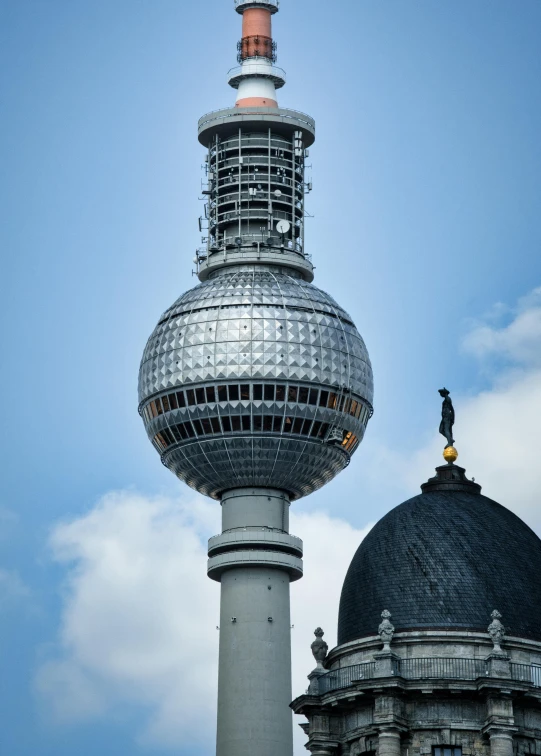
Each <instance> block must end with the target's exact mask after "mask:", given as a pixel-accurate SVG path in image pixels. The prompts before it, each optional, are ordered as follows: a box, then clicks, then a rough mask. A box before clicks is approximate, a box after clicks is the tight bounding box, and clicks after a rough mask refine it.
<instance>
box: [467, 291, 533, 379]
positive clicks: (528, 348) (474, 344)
mask: <svg viewBox="0 0 541 756" xmlns="http://www.w3.org/2000/svg"><path fill="white" fill-rule="evenodd" d="M498 309H499V317H495V316H494V313H492V314H491V316H490V317H489V318H488V321H489V322H484V323H479V324H477V325H475V326H474V327H473V328H472V329H471V331H470V333H469V334H468V335H467V336H466V338H465V340H464V349H465V350H466V351H467V352H469V353H470V354H473V355H475V356H476V357H478V358H481V359H482V358H485V359H486V358H490V357H497V358H501V359H503V360H506V361H508V362H510V363H513V364H515V365H522V366H525V367H526V368H532V367H534V366H536V367H541V287H539V288H537V289H534V290H533V291H532V292H531V293H530V294H528V295H527V296H526V297H523V298H522V299H521V300H519V302H518V304H517V307H516V308H515V309H514V310H511V311H510V313H511V320H510V322H509V323H507V324H506V325H504V326H500V327H498V326H496V325H492V324H491V321H493V320H501V318H502V317H504V316H505V315H507V314H508V313H509V311H506V310H505V309H504V308H503V307H501V306H500V308H498Z"/></svg>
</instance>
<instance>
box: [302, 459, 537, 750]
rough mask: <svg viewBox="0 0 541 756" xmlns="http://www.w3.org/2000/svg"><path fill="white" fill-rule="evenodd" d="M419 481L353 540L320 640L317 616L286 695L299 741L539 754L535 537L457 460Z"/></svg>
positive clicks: (312, 746) (328, 746)
mask: <svg viewBox="0 0 541 756" xmlns="http://www.w3.org/2000/svg"><path fill="white" fill-rule="evenodd" d="M422 488H423V493H422V494H421V495H420V496H418V497H415V498H414V499H412V500H410V501H409V502H405V503H404V504H402V505H401V506H400V507H397V508H396V509H395V510H393V511H392V512H390V513H389V514H388V515H387V516H386V517H385V518H383V520H381V521H380V523H378V525H376V526H375V528H374V529H373V530H372V532H371V533H370V534H369V536H368V537H367V538H366V539H365V541H364V542H363V544H361V546H360V548H359V550H358V552H357V554H356V555H355V557H354V559H353V561H352V564H351V567H350V569H349V572H348V575H347V577H346V581H345V583H344V588H343V591H342V600H341V605H340V617H339V643H338V646H337V647H336V648H334V649H333V650H332V651H331V652H330V653H326V649H323V653H322V648H321V641H322V638H321V630H320V629H319V628H318V633H319V635H318V638H319V643H318V642H317V641H316V644H314V645H316V649H315V650H314V656H316V660H317V661H318V666H317V667H316V669H314V671H313V672H312V673H311V674H310V675H309V681H310V684H309V688H308V690H307V692H306V693H305V694H304V695H302V696H299V697H298V698H297V699H295V701H294V702H293V703H292V708H293V710H294V712H295V713H296V714H302V715H304V716H305V717H306V718H307V720H308V721H307V723H306V724H303V725H301V726H302V727H303V729H304V731H305V733H306V735H307V737H308V742H307V744H306V747H307V749H308V751H309V752H310V753H311V754H312V756H360V755H361V754H369V755H370V756H523V755H524V754H541V624H540V622H539V620H540V613H541V595H540V591H541V588H540V585H541V541H540V540H539V539H538V538H537V536H536V535H535V534H534V533H533V532H532V531H531V530H530V529H529V528H528V527H527V526H526V525H525V524H524V523H523V522H522V521H521V520H520V519H519V518H517V517H516V516H515V515H513V514H512V513H511V512H509V510H507V509H505V508H504V507H501V506H500V505H499V504H496V502H492V501H491V500H490V499H487V498H486V497H484V496H482V495H481V489H480V487H479V486H478V485H477V484H475V483H473V482H472V481H469V480H467V478H466V476H465V473H464V470H463V469H462V468H459V467H457V466H455V465H446V466H444V467H442V468H438V470H437V474H436V477H435V478H433V479H431V481H429V482H428V483H427V484H425V485H424V486H423V487H422ZM487 550H488V551H487ZM487 553H491V554H492V559H490V560H487ZM526 596H529V601H524V599H525V598H526ZM393 599H394V602H393V603H394V604H395V606H396V611H394V610H393V606H392V605H391V603H388V602H389V601H391V602H392V601H393ZM500 609H501V613H500ZM378 615H379V617H378ZM483 616H484V617H485V623H484V627H483V626H480V625H481V623H482V617H483ZM376 617H378V619H379V620H380V622H379V625H378V623H377V621H375V622H372V626H373V632H372V633H371V634H368V633H366V629H367V627H368V626H369V623H370V622H371V621H372V619H373V618H376ZM505 625H507V627H505ZM355 636H358V637H355ZM318 656H319V658H318Z"/></svg>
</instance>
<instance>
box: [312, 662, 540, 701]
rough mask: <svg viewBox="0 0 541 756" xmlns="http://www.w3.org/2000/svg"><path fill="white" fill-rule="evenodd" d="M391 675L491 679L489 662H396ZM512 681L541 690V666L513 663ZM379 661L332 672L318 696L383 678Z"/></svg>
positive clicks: (322, 681)
mask: <svg viewBox="0 0 541 756" xmlns="http://www.w3.org/2000/svg"><path fill="white" fill-rule="evenodd" d="M390 669H391V675H392V676H393V677H400V678H402V679H403V680H472V681H473V680H478V679H479V678H481V677H490V669H489V665H488V663H487V662H486V661H485V660H484V659H460V658H454V657H449V658H424V659H416V658H413V659H393V660H392V661H391V667H390ZM510 669H511V679H512V680H516V681H520V682H526V683H530V684H531V685H533V686H535V687H538V688H539V687H541V666H535V665H530V664H517V663H515V662H511V664H510ZM381 677H382V674H381V668H380V663H379V662H377V661H372V662H364V663H363V664H353V665H351V666H349V667H342V668H341V669H335V670H332V672H327V673H326V674H324V675H321V677H319V678H318V680H317V684H318V690H319V694H320V695H321V694H323V693H328V692H330V691H332V690H340V689H342V688H349V686H350V685H353V684H355V683H356V682H363V681H365V680H373V679H376V678H381Z"/></svg>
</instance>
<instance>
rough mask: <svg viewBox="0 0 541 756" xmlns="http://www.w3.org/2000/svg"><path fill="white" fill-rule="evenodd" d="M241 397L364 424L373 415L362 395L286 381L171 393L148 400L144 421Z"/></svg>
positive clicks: (144, 410)
mask: <svg viewBox="0 0 541 756" xmlns="http://www.w3.org/2000/svg"><path fill="white" fill-rule="evenodd" d="M239 399H240V400H242V401H244V402H249V401H250V400H252V401H263V400H265V401H266V402H275V401H276V402H281V403H285V402H287V403H289V404H303V405H309V406H312V407H321V408H324V409H325V408H326V409H330V410H334V411H336V412H341V413H343V414H346V415H349V416H351V417H354V418H355V419H356V420H359V422H361V423H362V424H366V422H367V420H368V418H369V417H371V414H372V408H371V407H370V405H368V404H367V403H365V402H364V401H363V400H362V399H361V398H359V397H358V398H354V397H352V396H345V395H344V394H343V393H339V392H338V391H329V390H328V389H323V388H322V389H321V390H320V389H319V388H309V387H307V386H302V385H301V386H298V385H285V384H283V383H281V384H274V383H255V384H249V383H243V384H240V385H239V384H222V385H220V386H206V387H198V388H189V389H185V390H183V391H176V392H170V393H168V394H165V395H163V396H161V397H158V398H155V399H153V400H152V401H151V402H149V403H148V404H147V405H146V406H145V407H143V409H142V415H143V418H144V420H145V421H146V422H147V423H149V422H150V421H151V420H153V419H154V418H156V417H158V416H159V415H163V414H167V413H169V412H172V411H173V410H177V409H184V408H185V407H194V406H196V405H197V406H209V405H214V404H216V402H217V401H218V402H224V403H225V402H238V401H239Z"/></svg>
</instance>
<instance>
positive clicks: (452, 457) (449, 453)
mask: <svg viewBox="0 0 541 756" xmlns="http://www.w3.org/2000/svg"><path fill="white" fill-rule="evenodd" d="M443 458H444V460H445V461H446V462H447V463H448V464H449V465H452V464H453V462H456V461H457V459H458V452H457V450H456V449H455V447H454V446H446V447H445V449H444V450H443Z"/></svg>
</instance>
